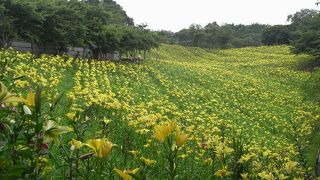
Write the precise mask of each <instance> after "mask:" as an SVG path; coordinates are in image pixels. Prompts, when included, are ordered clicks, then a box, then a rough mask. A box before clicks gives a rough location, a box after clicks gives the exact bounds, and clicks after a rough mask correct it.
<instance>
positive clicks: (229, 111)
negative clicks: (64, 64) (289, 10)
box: [60, 45, 320, 164]
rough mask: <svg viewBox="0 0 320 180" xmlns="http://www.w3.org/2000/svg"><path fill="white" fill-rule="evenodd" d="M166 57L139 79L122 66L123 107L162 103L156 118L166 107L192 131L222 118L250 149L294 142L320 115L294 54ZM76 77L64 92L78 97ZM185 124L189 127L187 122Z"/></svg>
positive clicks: (175, 49)
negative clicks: (295, 132)
mask: <svg viewBox="0 0 320 180" xmlns="http://www.w3.org/2000/svg"><path fill="white" fill-rule="evenodd" d="M159 55H160V61H159V62H155V61H154V60H153V61H150V60H147V61H146V63H145V64H144V65H143V67H141V66H140V65H135V64H129V65H124V66H126V67H129V69H131V70H132V72H128V71H123V70H122V68H121V66H123V65H117V66H116V71H115V72H109V73H108V76H109V80H110V84H111V87H112V91H113V92H114V93H115V94H116V97H117V98H118V99H120V100H121V99H122V96H123V93H124V92H125V93H126V94H128V95H130V96H131V97H132V101H130V102H129V103H130V106H132V107H139V105H141V104H144V105H145V104H147V103H148V102H156V101H157V100H159V101H161V103H160V104H162V105H161V106H159V105H158V107H155V108H153V109H152V108H149V109H148V111H149V113H152V112H154V113H156V112H160V113H161V112H166V107H170V108H169V109H170V110H171V111H172V110H174V111H175V112H172V113H171V114H170V113H169V115H168V112H166V114H167V115H168V116H169V118H177V117H178V118H179V119H178V120H179V121H180V123H183V124H186V125H190V124H189V123H190V122H196V121H197V119H198V118H204V119H205V118H208V117H209V116H215V117H217V118H219V119H221V120H226V121H228V122H230V123H231V124H232V125H234V126H236V127H238V128H239V129H242V130H243V131H244V133H245V135H244V136H245V137H246V138H247V140H248V141H250V140H253V141H257V142H258V143H262V144H264V145H266V146H273V145H274V142H280V143H279V144H280V146H281V145H285V144H286V143H287V142H290V143H291V142H292V139H290V138H291V137H290V136H291V135H290V134H288V133H287V132H290V128H289V127H288V126H289V125H288V121H290V120H291V119H294V118H296V116H297V111H299V112H300V111H303V112H306V113H307V114H311V116H317V115H318V114H319V112H320V110H319V106H318V105H316V103H315V102H314V101H311V100H310V98H308V97H307V96H309V97H310V96H312V95H311V94H310V93H309V92H310V91H308V90H307V89H306V88H305V87H304V85H305V83H306V82H308V83H310V82H309V81H310V77H311V73H310V72H303V71H298V70H296V69H298V66H299V64H300V62H303V61H307V60H308V59H309V58H308V57H306V56H293V55H291V54H290V53H289V48H288V47H280V46H279V47H270V48H266V47H261V48H243V49H231V50H221V51H213V52H208V51H205V50H203V49H199V48H184V47H180V46H170V45H163V46H161V48H160V54H159ZM73 74H74V72H72V71H67V74H66V78H65V79H64V80H63V81H62V83H61V87H60V89H61V90H62V89H63V90H65V91H68V90H71V87H72V83H70V82H72V76H73ZM311 83H313V82H311ZM64 104H66V105H68V102H64ZM60 111H61V114H65V113H66V112H67V111H66V109H60ZM178 113H180V114H182V115H179V116H178V115H177V114H178ZM299 115H301V114H299ZM306 118H307V117H306ZM184 119H189V120H190V121H188V122H183V121H184ZM208 123H209V122H208ZM316 129H319V127H318V128H314V132H315V133H314V134H313V138H310V141H312V145H311V147H310V150H309V152H308V155H307V158H308V162H309V163H311V164H314V161H315V159H314V157H315V153H316V150H317V148H319V139H320V138H319V134H317V133H316ZM200 131H201V130H200ZM280 148H281V147H280ZM282 148H283V147H282Z"/></svg>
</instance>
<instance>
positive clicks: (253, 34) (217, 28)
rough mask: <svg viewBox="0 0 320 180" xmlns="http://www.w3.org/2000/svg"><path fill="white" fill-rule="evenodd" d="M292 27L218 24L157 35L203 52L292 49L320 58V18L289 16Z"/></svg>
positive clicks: (315, 14)
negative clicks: (286, 46) (267, 47)
mask: <svg viewBox="0 0 320 180" xmlns="http://www.w3.org/2000/svg"><path fill="white" fill-rule="evenodd" d="M288 21H289V22H291V24H289V25H274V26H271V25H262V24H252V25H234V24H224V25H218V24H217V23H216V22H213V23H209V24H207V25H206V26H204V27H202V26H201V25H198V24H193V25H191V26H190V27H189V28H187V29H183V30H181V31H179V32H176V33H173V32H170V31H158V32H157V34H158V35H159V38H160V41H161V42H162V43H168V44H180V45H183V46H196V47H203V48H219V49H225V48H239V47H247V46H260V45H283V44H290V45H292V46H293V48H292V51H293V52H294V53H308V54H312V55H314V56H320V40H319V39H320V14H319V11H317V10H313V9H302V10H301V11H298V12H296V13H295V14H293V15H289V16H288Z"/></svg>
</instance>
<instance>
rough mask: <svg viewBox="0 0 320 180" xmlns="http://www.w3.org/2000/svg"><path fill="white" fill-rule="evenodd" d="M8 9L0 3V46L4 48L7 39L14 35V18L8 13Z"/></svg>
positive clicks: (7, 42)
mask: <svg viewBox="0 0 320 180" xmlns="http://www.w3.org/2000/svg"><path fill="white" fill-rule="evenodd" d="M8 11H9V10H8V9H6V7H5V5H4V4H2V3H0V19H1V21H0V47H4V48H6V47H7V46H8V44H9V41H10V40H11V39H12V38H13V37H15V36H16V34H17V32H16V29H15V27H14V23H15V18H14V17H12V16H10V15H9V14H8Z"/></svg>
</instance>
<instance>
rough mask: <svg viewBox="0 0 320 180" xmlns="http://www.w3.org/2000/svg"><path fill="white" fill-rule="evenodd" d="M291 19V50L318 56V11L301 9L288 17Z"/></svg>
mask: <svg viewBox="0 0 320 180" xmlns="http://www.w3.org/2000/svg"><path fill="white" fill-rule="evenodd" d="M288 19H289V20H290V21H291V26H292V35H293V41H292V45H293V48H292V50H293V52H294V53H307V54H310V55H313V56H315V57H318V58H319V57H320V11H317V10H309V9H303V10H301V11H299V12H297V13H295V14H293V15H290V16H289V18H288Z"/></svg>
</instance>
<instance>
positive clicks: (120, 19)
mask: <svg viewBox="0 0 320 180" xmlns="http://www.w3.org/2000/svg"><path fill="white" fill-rule="evenodd" d="M0 18H1V21H0V37H1V38H0V46H2V47H6V46H8V44H9V42H10V40H12V39H22V40H25V41H28V42H32V43H40V44H45V45H53V46H54V47H55V48H56V50H57V53H58V54H59V52H61V51H65V50H66V48H67V47H68V46H83V47H88V48H89V49H91V50H92V51H93V52H94V54H95V55H96V57H99V55H100V54H102V53H108V52H114V51H120V52H123V51H135V50H148V49H150V48H152V47H156V46H157V38H156V36H155V34H154V33H152V32H151V31H149V30H147V29H146V27H145V26H134V22H133V19H132V18H129V17H128V16H127V14H126V12H125V11H124V10H123V9H122V7H121V6H119V5H118V4H117V3H116V2H115V1H113V0H103V1H102V0H95V1H92V0H84V1H76V0H72V1H67V0H53V1H52V0H37V1H33V0H0ZM129 44H130V45H129Z"/></svg>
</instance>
